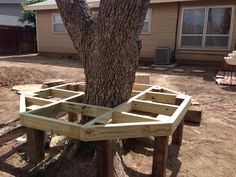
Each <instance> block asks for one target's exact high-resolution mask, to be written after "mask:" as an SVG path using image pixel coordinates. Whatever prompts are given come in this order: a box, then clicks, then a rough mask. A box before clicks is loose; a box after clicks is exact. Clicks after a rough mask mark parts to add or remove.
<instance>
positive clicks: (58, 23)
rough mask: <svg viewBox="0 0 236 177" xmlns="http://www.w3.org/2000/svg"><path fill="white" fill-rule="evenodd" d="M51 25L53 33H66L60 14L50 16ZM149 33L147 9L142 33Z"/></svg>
mask: <svg viewBox="0 0 236 177" xmlns="http://www.w3.org/2000/svg"><path fill="white" fill-rule="evenodd" d="M92 15H93V16H94V17H97V15H98V11H93V13H92ZM52 25H53V32H54V33H65V32H66V28H65V26H64V24H63V21H62V19H61V16H60V14H53V15H52ZM150 32H151V10H150V9H148V11H147V14H146V18H145V20H144V26H143V30H142V33H143V34H145V33H150Z"/></svg>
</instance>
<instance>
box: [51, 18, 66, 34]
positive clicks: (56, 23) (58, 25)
mask: <svg viewBox="0 0 236 177" xmlns="http://www.w3.org/2000/svg"><path fill="white" fill-rule="evenodd" d="M52 25H53V32H54V33H65V32H66V28H65V26H64V24H63V22H62V19H61V16H60V14H53V15H52Z"/></svg>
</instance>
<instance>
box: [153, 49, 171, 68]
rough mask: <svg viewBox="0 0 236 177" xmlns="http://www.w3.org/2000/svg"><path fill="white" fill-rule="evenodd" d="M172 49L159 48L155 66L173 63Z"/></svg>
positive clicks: (156, 51)
mask: <svg viewBox="0 0 236 177" xmlns="http://www.w3.org/2000/svg"><path fill="white" fill-rule="evenodd" d="M171 58H172V55H171V49H170V48H169V47H158V48H156V50H155V61H154V62H155V64H156V65H168V64H170V63H171Z"/></svg>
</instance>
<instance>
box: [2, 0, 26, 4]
mask: <svg viewBox="0 0 236 177" xmlns="http://www.w3.org/2000/svg"><path fill="white" fill-rule="evenodd" d="M25 1H26V0H0V4H22V3H24V2H25Z"/></svg>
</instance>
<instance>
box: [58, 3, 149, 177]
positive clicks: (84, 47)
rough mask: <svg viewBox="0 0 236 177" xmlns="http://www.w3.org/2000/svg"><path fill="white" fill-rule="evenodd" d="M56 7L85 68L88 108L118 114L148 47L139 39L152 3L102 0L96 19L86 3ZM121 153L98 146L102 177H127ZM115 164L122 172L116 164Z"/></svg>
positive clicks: (109, 145)
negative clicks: (114, 110)
mask: <svg viewBox="0 0 236 177" xmlns="http://www.w3.org/2000/svg"><path fill="white" fill-rule="evenodd" d="M56 2H57V5H58V8H59V11H60V14H61V16H62V20H63V22H64V24H65V27H66V29H67V31H68V34H69V35H70V37H71V39H72V41H73V44H74V46H75V48H76V49H77V51H78V55H79V58H80V60H81V62H82V64H83V67H84V73H85V80H86V91H85V99H84V102H85V103H87V104H92V105H98V106H104V107H111V108H112V107H115V106H117V105H119V104H121V103H123V102H125V101H127V100H128V99H129V98H130V96H131V92H132V85H133V82H134V79H135V72H136V69H137V66H138V57H139V55H140V50H141V46H142V45H141V40H140V38H139V34H140V32H141V30H142V28H143V23H144V19H145V15H146V13H147V8H148V4H149V0H132V1H131V0H101V1H100V7H99V10H98V15H97V16H92V12H91V9H90V8H89V7H88V5H87V3H86V1H85V0H70V1H69V0H56ZM86 121H88V119H83V122H82V123H85V122H86ZM117 144H118V143H116V145H117ZM117 147H118V146H114V143H113V142H111V141H104V142H98V143H97V158H101V159H103V160H102V161H101V162H100V163H99V164H98V166H99V171H98V172H97V175H98V176H101V177H111V176H113V175H115V176H123V175H124V172H122V170H117V169H119V168H117V167H120V166H121V164H120V163H121V162H120V161H121V158H120V157H119V155H118V154H119V153H116V152H119V148H117ZM114 154H116V155H114ZM104 157H105V159H104ZM113 158H114V166H115V168H116V169H113V167H114V166H113V165H112V164H111V163H110V161H111V159H113ZM101 159H100V160H101ZM118 163H119V164H118Z"/></svg>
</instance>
